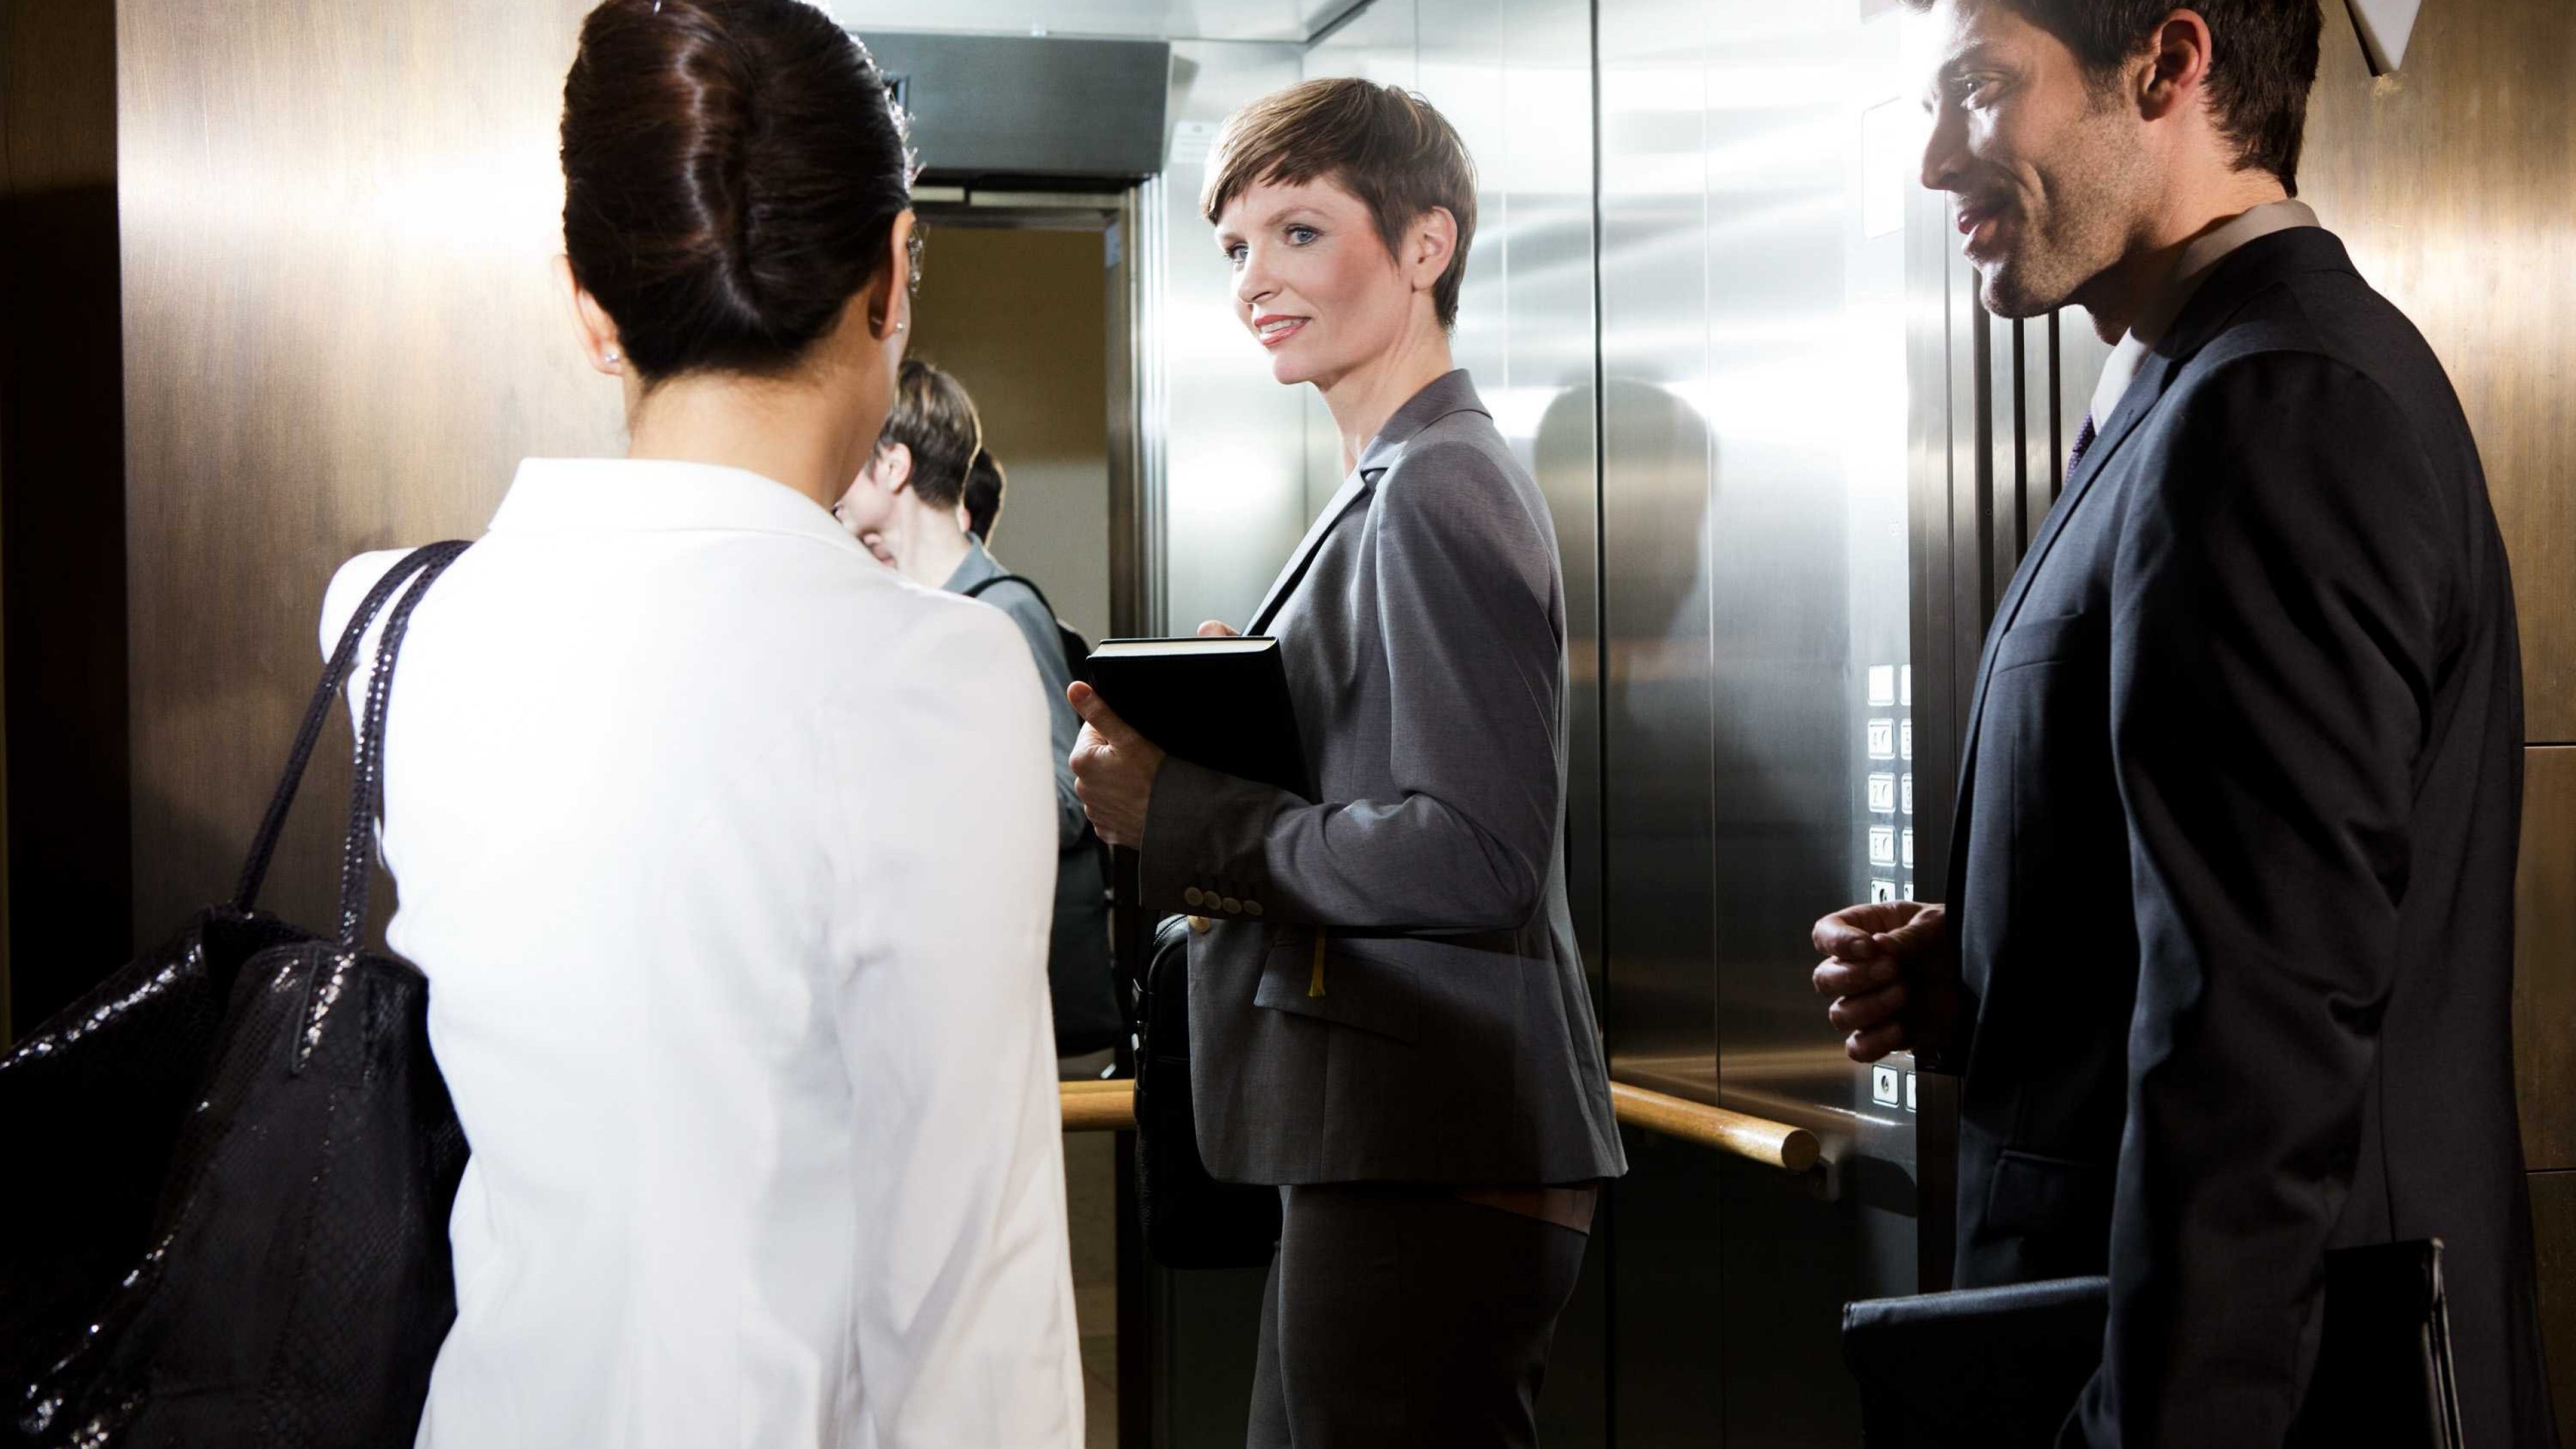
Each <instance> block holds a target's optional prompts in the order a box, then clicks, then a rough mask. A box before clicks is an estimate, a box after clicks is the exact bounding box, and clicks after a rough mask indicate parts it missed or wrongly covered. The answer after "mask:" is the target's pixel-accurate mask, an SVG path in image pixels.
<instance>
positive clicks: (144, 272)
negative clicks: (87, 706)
mask: <svg viewBox="0 0 2576 1449" xmlns="http://www.w3.org/2000/svg"><path fill="white" fill-rule="evenodd" d="M586 8H587V4H586V3H585V0H452V3H448V4H441V5H432V6H387V5H381V4H377V3H373V0H270V3H264V4H260V5H247V6H245V5H207V4H204V3H202V0H118V4H117V6H116V21H117V71H118V80H119V93H118V99H119V105H118V162H119V167H118V182H119V195H120V203H121V212H122V220H123V263H124V277H125V288H126V292H125V314H124V341H125V400H126V417H127V430H128V467H127V474H126V477H127V516H128V526H129V534H130V551H129V555H128V557H129V560H130V583H129V591H128V600H129V604H130V609H131V618H132V649H131V666H130V679H131V690H132V700H133V718H134V729H133V741H132V747H133V771H134V776H133V778H134V795H135V801H134V830H135V839H134V864H135V904H134V912H135V919H136V925H137V928H138V930H140V931H142V932H145V933H156V934H157V933H158V932H161V931H164V930H167V929H168V928H169V926H170V925H171V924H172V923H173V921H174V920H175V919H176V918H177V917H178V916H179V915H180V914H181V913H183V912H184V911H186V910H188V909H190V908H191V907H193V906H194V905H196V904H198V903H200V902H202V901H204V900H206V899H208V898H210V897H213V896H216V895H219V894H220V893H221V892H222V891H223V890H225V889H226V888H227V887H228V884H229V882H230V880H231V876H232V872H233V869H234V867H235V864H236V856H237V854H238V852H239V851H240V850H241V848H242V846H243V844H244V842H245V841H246V840H247V838H248V836H249V833H250V830H251V828H252V826H253V825H254V824H255V823H256V820H257V817H258V814H259V809H260V805H261V802H262V799H263V797H264V795H265V792H266V791H267V789H268V786H269V783H270V779H271V776H272V774H273V772H274V771H275V769H276V768H277V764H278V761H279V759H280V757H281V756H282V755H283V754H284V751H285V748H286V745H287V743H288V739H289V735H290V733H291V731H292V728H293V723H294V717H295V711H296V708H297V706H298V704H299V703H300V701H301V699H302V697H303V695H304V693H305V691H306V690H308V689H309V688H310V687H311V683H312V680H313V677H314V675H315V672H316V670H317V669H318V667H319V661H318V658H317V654H316V650H315V643H314V631H315V621H316V616H317V613H318V611H319V608H320V605H321V598H322V590H323V587H324V585H325V584H326V583H327V582H328V580H329V578H330V575H331V572H332V570H333V569H334V568H335V567H336V566H337V565H338V564H339V563H340V562H341V560H343V559H345V558H347V557H348V556H349V555H351V554H353V553H356V552H359V551H361V550H364V549H372V548H385V547H392V546H396V545H401V544H410V543H416V542H425V541H428V540H431V539H436V538H441V537H449V536H458V535H464V536H471V535H473V534H476V533H479V532H480V531H481V529H482V526H483V524H484V522H485V520H486V519H487V518H488V517H489V515H490V513H491V510H492V508H493V506H494V505H495V503H497V501H498V500H499V498H500V496H501V494H502V492H503V490H504V489H505V488H506V486H507V484H508V481H509V477H510V473H511V470H512V468H513V467H514V466H515V464H516V462H517V460H518V459H519V458H520V457H522V456H524V455H528V454H558V455H559V454H598V453H613V452H619V451H622V450H623V441H622V437H621V433H620V427H621V420H620V414H619V404H618V393H617V388H616V385H615V383H614V382H613V381H611V380H609V379H605V378H601V377H599V376H597V375H596V374H594V373H592V372H590V371H589V370H588V368H587V367H586V366H584V365H583V364H582V362H581V359H580V355H579V353H578V351H577V349H576V347H575V344H574V341H573V331H572V325H573V324H572V322H571V313H570V309H569V306H568V304H567V302H566V300H565V299H564V297H563V296H562V295H561V294H560V293H559V292H558V291H557V290H556V285H555V282H554V280H553V277H552V273H551V267H550V259H551V258H552V257H553V256H554V254H556V253H557V252H559V251H560V250H561V209H562V184H561V181H560V178H559V175H558V171H557V163H556V159H555V147H556V120H557V117H558V114H559V112H560V107H561V97H562V87H563V75H564V70H565V68H566V67H567V66H568V65H569V64H570V63H571V59H572V54H573V49H574V45H575V40H576V36H577V31H578V25H579V22H580V18H581V16H582V14H583V12H584V11H585V10H586ZM343 719H345V717H343ZM335 731H338V733H336V734H335V739H336V740H339V741H342V742H343V743H341V744H340V745H339V746H337V747H335V748H330V749H326V751H325V759H326V762H328V763H330V764H331V765H332V766H333V768H330V769H328V770H317V772H316V775H315V778H314V779H313V780H311V781H309V782H308V784H307V791H308V795H311V794H314V793H317V792H319V793H322V794H324V796H325V799H324V800H322V801H312V802H309V804H308V808H307V810H306V811H305V812H304V814H303V817H302V821H301V825H300V827H299V828H298V829H297V830H296V831H294V832H293V833H292V835H291V836H290V839H289V845H288V853H287V855H286V857H285V858H284V860H283V861H282V863H281V869H280V874H279V875H278V876H277V877H276V879H277V880H278V883H279V886H280V887H281V889H279V890H277V891H275V892H273V896H274V897H275V902H276V904H279V905H281V906H283V907H286V908H288V909H290V910H291V911H293V912H296V913H298V914H299V918H301V919H306V920H309V921H319V920H320V919H321V918H322V917H323V915H324V913H325V910H326V906H327V897H326V894H325V892H326V886H325V881H326V877H327V874H328V867H327V864H326V862H327V859H328V849H329V845H328V837H329V835H330V834H331V830H330V827H329V824H328V822H327V820H326V819H325V817H327V816H329V815H331V814H333V813H335V811H334V810H333V809H332V808H330V806H329V805H328V803H327V802H328V797H329V796H330V795H332V794H336V792H337V791H338V789H339V788H340V787H341V784H342V781H343V780H344V779H345V766H344V764H343V763H342V762H344V761H345V758H346V750H345V743H344V742H345V731H344V729H342V727H341V726H335Z"/></svg>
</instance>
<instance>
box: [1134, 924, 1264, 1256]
mask: <svg viewBox="0 0 2576 1449" xmlns="http://www.w3.org/2000/svg"><path fill="white" fill-rule="evenodd" d="M1139 974H1140V978H1141V979H1140V983H1139V984H1140V987H1141V991H1140V996H1141V999H1140V1002H1139V1007H1138V1011H1137V1016H1138V1018H1139V1021H1140V1023H1141V1026H1142V1037H1141V1040H1140V1042H1139V1046H1138V1050H1137V1053H1136V1215H1137V1217H1138V1219H1139V1220H1140V1221H1141V1222H1142V1224H1143V1227H1144V1234H1145V1250H1146V1251H1147V1252H1149V1253H1151V1254H1153V1257H1154V1261H1155V1262H1157V1263H1160V1264H1162V1265H1163V1266H1164V1267H1166V1268H1253V1267H1259V1266H1260V1265H1262V1264H1264V1263H1267V1262H1269V1261H1270V1254H1271V1250H1272V1249H1274V1248H1275V1247H1277V1246H1278V1243H1279V1189H1277V1188H1275V1187H1267V1186H1260V1185H1255V1184H1247V1183H1230V1182H1219V1181H1217V1180H1216V1179H1215V1178H1213V1177H1210V1176H1209V1175H1208V1170H1207V1164H1206V1163H1205V1162H1204V1161H1203V1160H1202V1159H1201V1158H1200V1157H1199V1139H1198V1118H1197V1115H1196V1114H1195V1113H1194V1112H1193V1111H1192V1110H1191V1108H1190V929H1189V922H1188V919H1187V918H1186V917H1182V916H1172V917H1169V918H1168V919H1166V920H1165V921H1164V922H1163V923H1162V925H1161V926H1160V927H1159V928H1158V929H1157V930H1156V931H1155V932H1154V941H1153V946H1152V949H1151V950H1150V951H1149V952H1148V953H1147V955H1146V960H1145V965H1144V970H1143V971H1142V972H1141V973H1139Z"/></svg>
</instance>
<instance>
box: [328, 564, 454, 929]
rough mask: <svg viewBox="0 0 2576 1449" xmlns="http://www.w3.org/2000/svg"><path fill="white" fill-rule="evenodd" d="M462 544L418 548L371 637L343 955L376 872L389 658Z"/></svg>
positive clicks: (348, 840)
mask: <svg viewBox="0 0 2576 1449" xmlns="http://www.w3.org/2000/svg"><path fill="white" fill-rule="evenodd" d="M466 547H467V545H465V544H462V543H445V544H432V545H430V547H429V548H427V549H424V550H422V552H424V553H428V554H430V555H431V557H430V558H429V560H428V562H426V563H424V564H422V565H421V568H420V576H419V577H418V578H416V579H414V580H413V581H412V584H411V587H410V588H409V589H407V590H405V591H404V593H403V596H402V601H401V602H400V603H397V604H395V605H394V610H393V613H391V614H389V615H387V616H386V618H385V633H384V637H383V638H382V639H380V640H378V641H377V643H376V659H375V667H374V668H373V669H371V670H369V671H368V676H367V707H366V711H365V713H364V714H362V715H361V716H360V718H359V723H358V757H357V765H356V767H355V768H354V769H353V770H352V771H351V772H350V779H349V829H348V833H347V834H346V835H344V836H343V837H342V838H341V841H340V935H339V944H340V952H341V955H342V956H343V958H345V957H346V956H347V955H348V954H349V953H350V952H353V951H355V950H357V948H358V935H359V933H360V932H361V931H363V930H365V929H366V925H367V882H368V879H369V878H370V877H371V876H372V875H373V874H374V873H375V858H374V853H373V851H372V850H371V849H370V846H371V845H372V843H373V842H372V838H371V837H372V836H373V834H374V826H375V820H376V816H377V815H378V814H379V813H380V812H381V811H382V810H383V809H384V804H385V709H386V706H387V705H388V704H389V703H390V702H391V701H392V699H393V692H394V661H395V659H396V657H398V656H399V655H400V654H401V653H402V643H403V636H404V635H405V634H408V633H409V632H411V612H412V610H414V609H417V608H419V607H420V601H421V599H422V598H423V597H424V596H426V595H427V594H428V593H429V586H430V585H431V584H434V583H436V582H438V576H439V575H440V574H443V573H445V572H447V566H448V565H449V564H452V563H454V562H456V559H457V556H458V555H460V554H462V553H464V552H465V550H466Z"/></svg>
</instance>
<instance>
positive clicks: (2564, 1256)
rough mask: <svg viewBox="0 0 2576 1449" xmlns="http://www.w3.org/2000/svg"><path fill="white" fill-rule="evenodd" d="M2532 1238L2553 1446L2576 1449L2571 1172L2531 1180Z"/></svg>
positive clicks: (2575, 1244)
mask: <svg viewBox="0 0 2576 1449" xmlns="http://www.w3.org/2000/svg"><path fill="white" fill-rule="evenodd" d="M2531 1221H2532V1229H2533V1232H2532V1236H2533V1238H2534V1239H2535V1240H2537V1244H2538V1248H2539V1261H2540V1339H2541V1346H2542V1348H2543V1349H2544V1350H2546V1351H2547V1353H2548V1355H2549V1384H2550V1394H2551V1396H2552V1397H2554V1398H2555V1399H2556V1400H2557V1401H2558V1402H2557V1408H2558V1442H2559V1444H2560V1445H2561V1446H2562V1449H2576V1172H2535V1173H2533V1174H2532V1175H2531Z"/></svg>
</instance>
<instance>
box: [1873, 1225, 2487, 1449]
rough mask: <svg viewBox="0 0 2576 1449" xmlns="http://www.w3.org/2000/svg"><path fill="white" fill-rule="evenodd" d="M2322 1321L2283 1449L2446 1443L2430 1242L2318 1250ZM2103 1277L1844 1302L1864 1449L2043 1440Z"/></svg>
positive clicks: (2407, 1448) (2066, 1392)
mask: <svg viewBox="0 0 2576 1449" xmlns="http://www.w3.org/2000/svg"><path fill="white" fill-rule="evenodd" d="M2325 1272H2326V1283H2325V1327H2324V1332H2323V1334H2322V1336H2321V1339H2320V1342H2319V1344H2318V1348H2317V1364H2316V1369H2315V1372H2314V1373H2313V1374H2312V1375H2311V1377H2310V1380H2309V1385H2308V1397H2307V1400H2306V1402H2305V1403H2304V1404H2302V1405H2301V1406H2300V1410H2299V1416H2298V1419H2297V1421H2296V1422H2295V1423H2293V1424H2292V1425H2291V1428H2290V1435H2289V1439H2288V1444H2287V1449H2346V1446H2350V1445H2356V1444H2369V1445H2372V1446H2375V1449H2381V1446H2384V1449H2458V1446H2459V1443H2460V1414H2459V1388H2458V1385H2457V1383H2456V1381H2455V1379H2454V1376H2453V1373H2452V1368H2451V1341H2450V1313H2449V1309H2448V1307H2447V1305H2446V1304H2445V1303H2444V1301H2443V1296H2442V1244H2441V1240H2440V1239H2429V1240H2421V1241H2416V1242H2407V1243H2382V1244H2376V1245H2373V1246H2369V1247H2359V1248H2343V1249H2339V1250H2337V1251H2335V1252H2331V1253H2328V1254H2326V1262H2325ZM2110 1294H2111V1280H2110V1279H2108V1278H2059V1279H2052V1280H2050V1281H2048V1282H2044V1283H2023V1284H2016V1285H2013V1286H2011V1287H2004V1288H1969V1289H1962V1290H1959V1291H1956V1292H1950V1293H1925V1294H1921V1295H1919V1296H1916V1297H1911V1298H1878V1299H1871V1300H1868V1301H1865V1302H1859V1303H1853V1304H1849V1305H1847V1306H1846V1307H1845V1308H1844V1309H1843V1356H1844V1359H1845V1361H1846V1362H1848V1363H1849V1364H1850V1366H1851V1370H1852V1374H1853V1376H1854V1377H1855V1378H1857V1379H1858V1380H1859V1381H1860V1387H1861V1421H1862V1442H1863V1443H1864V1444H1866V1445H1867V1446H1868V1449H1967V1446H1971V1445H1973V1446H1977V1449H2020V1446H2031V1449H2045V1446H2048V1445H2053V1444H2055V1443H2056V1442H2057V1436H2058V1430H2059V1428H2060V1427H2061V1426H2063V1425H2064V1424H2065V1422H2066V1420H2067V1417H2068V1415H2070V1414H2071V1413H2073V1412H2074V1409H2075V1401H2076V1400H2077V1399H2078V1398H2080V1397H2081V1396H2082V1395H2083V1392H2084V1386H2085V1384H2086V1383H2087V1382H2088V1381H2089V1380H2091V1378H2092V1377H2093V1372H2094V1370H2095V1369H2097V1368H2099V1367H2101V1363H2102V1335H2103V1331H2104V1329H2105V1327H2106V1326H2107V1325H2108V1322H2109V1318H2110V1304H2111V1296H2110Z"/></svg>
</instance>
